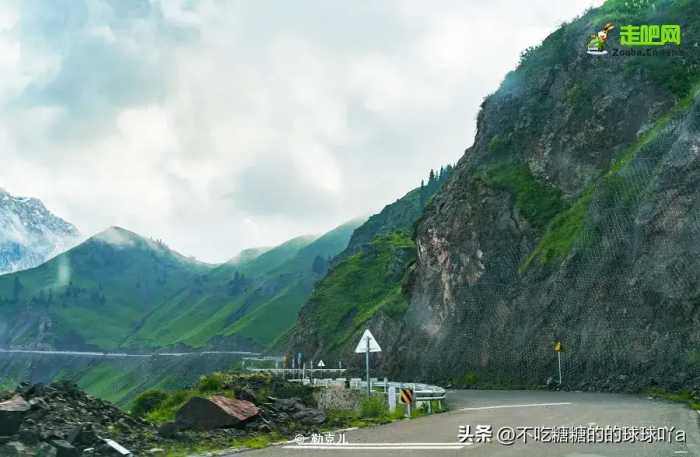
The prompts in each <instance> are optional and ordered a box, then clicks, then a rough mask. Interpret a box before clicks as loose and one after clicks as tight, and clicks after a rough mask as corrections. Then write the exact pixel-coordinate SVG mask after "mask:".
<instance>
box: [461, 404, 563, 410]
mask: <svg viewBox="0 0 700 457" xmlns="http://www.w3.org/2000/svg"><path fill="white" fill-rule="evenodd" d="M568 405H573V403H569V402H562V403H530V404H527V405H496V406H479V407H474V408H460V411H484V410H488V409H506V408H535V407H539V406H568Z"/></svg>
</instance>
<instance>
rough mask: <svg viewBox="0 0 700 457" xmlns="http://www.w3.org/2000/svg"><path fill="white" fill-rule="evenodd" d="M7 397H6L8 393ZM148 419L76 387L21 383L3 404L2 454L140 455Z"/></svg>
mask: <svg viewBox="0 0 700 457" xmlns="http://www.w3.org/2000/svg"><path fill="white" fill-rule="evenodd" d="M5 397H7V395H5ZM154 432H155V430H154V428H153V426H152V425H150V424H149V423H147V422H145V421H143V420H141V419H137V418H134V417H132V416H130V415H128V414H126V413H124V412H122V411H121V410H119V409H118V408H117V407H115V406H113V405H112V404H110V403H108V402H105V401H102V400H99V399H97V398H94V397H91V396H89V395H87V394H85V393H84V392H83V391H81V390H80V389H79V388H78V387H77V386H76V385H74V384H71V383H68V382H59V383H54V384H49V385H43V384H35V385H28V384H21V385H20V386H19V387H18V388H17V389H16V390H15V392H14V393H13V395H12V397H11V398H10V399H9V400H5V401H2V402H0V456H3V457H15V456H16V457H29V456H32V457H35V456H36V457H79V456H80V457H82V456H96V457H97V456H120V455H121V456H124V455H129V454H125V453H124V452H123V451H122V452H120V450H119V447H120V446H119V445H121V447H123V448H126V449H129V450H131V451H133V453H134V454H133V455H142V454H141V453H145V452H146V450H147V448H144V444H145V443H147V442H148V441H149V440H148V439H147V436H148V434H153V433H154Z"/></svg>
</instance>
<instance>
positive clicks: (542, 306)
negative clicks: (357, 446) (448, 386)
mask: <svg viewBox="0 0 700 457" xmlns="http://www.w3.org/2000/svg"><path fill="white" fill-rule="evenodd" d="M607 22H613V23H615V24H616V25H617V26H618V30H619V29H620V26H622V25H625V24H678V25H680V28H681V30H682V37H683V38H682V42H681V46H680V47H676V46H675V45H667V46H666V47H665V48H657V49H663V50H665V51H667V52H657V55H656V56H654V55H640V54H642V52H641V51H640V49H639V48H629V47H628V48H625V47H622V45H621V43H620V38H619V33H618V32H614V33H612V34H611V35H610V38H609V41H608V49H609V51H610V53H609V54H608V55H607V56H593V55H588V54H587V53H586V43H587V41H588V39H589V37H590V35H591V34H593V33H595V32H596V31H597V30H600V29H601V28H602V27H603V25H604V24H606V23H607ZM699 42H700V8H697V1H688V0H660V1H654V2H652V1H644V2H625V1H621V0H615V1H608V2H606V3H605V5H604V6H602V7H601V8H597V9H592V10H589V11H588V12H586V13H585V14H584V15H583V16H582V17H579V18H576V19H575V20H573V21H572V22H570V23H568V24H564V25H563V26H561V27H560V28H559V29H558V30H556V31H555V32H554V33H552V34H551V35H550V36H549V37H547V38H546V39H545V40H544V42H543V43H542V44H541V46H539V47H536V48H531V49H528V50H526V51H525V52H524V53H523V54H522V59H521V62H520V64H519V66H518V67H517V69H516V70H515V71H513V72H511V73H509V74H508V75H507V76H506V77H505V79H504V81H503V82H502V84H501V86H500V88H499V89H498V91H497V92H495V93H494V94H492V95H489V96H488V97H486V98H485V99H484V102H483V104H482V109H481V112H480V113H479V115H478V119H477V134H476V137H475V140H474V144H473V145H472V146H471V147H469V148H468V149H467V151H466V152H465V154H464V156H463V157H462V158H461V160H460V161H459V162H458V164H457V165H456V167H455V170H454V172H453V173H452V175H451V176H450V178H449V179H448V181H447V182H446V184H445V185H444V186H443V187H442V189H441V190H440V191H439V192H438V193H437V194H436V195H435V197H434V198H433V199H432V200H431V201H430V203H429V204H428V205H427V207H426V209H425V211H424V214H423V215H422V216H421V217H420V219H419V222H418V224H417V226H416V230H415V234H414V237H413V239H412V240H411V239H406V238H404V239H402V240H397V239H396V238H395V237H394V238H393V239H390V240H389V241H388V242H386V243H384V245H385V248H382V247H381V246H380V247H378V248H377V250H376V252H374V253H373V254H372V255H374V257H375V258H374V259H370V258H364V259H363V258H359V259H357V261H358V266H359V267H361V268H362V269H367V268H378V269H379V271H382V272H383V274H385V275H388V274H389V272H392V274H393V276H392V277H393V278H399V277H403V279H402V280H401V282H400V284H401V289H400V290H397V284H398V283H397V282H396V281H384V283H385V285H382V281H378V282H376V283H374V284H372V290H371V291H369V292H371V293H369V292H368V293H367V294H366V297H367V298H366V299H367V301H368V305H367V306H365V307H363V308H360V309H357V310H355V308H356V304H355V302H354V300H351V299H345V300H343V299H342V297H340V296H339V295H337V294H334V293H333V290H334V289H332V288H331V287H330V286H331V285H332V284H329V283H328V281H329V280H330V278H331V277H333V276H335V275H334V274H333V273H334V272H331V273H330V274H329V276H328V277H327V278H326V280H324V281H323V282H322V283H320V284H319V287H318V289H317V290H318V291H319V293H315V294H314V296H313V297H312V298H311V300H310V301H309V302H308V303H307V304H306V305H305V306H304V308H303V310H302V312H301V313H300V320H299V322H298V324H297V326H296V329H295V331H294V332H293V334H294V335H296V337H294V338H292V339H291V340H290V346H289V347H290V350H294V351H296V350H301V351H303V352H305V354H306V356H307V359H318V358H323V359H324V360H327V359H332V358H334V357H340V358H343V359H344V360H346V361H349V362H352V363H354V364H355V365H358V366H359V365H360V363H361V361H360V360H359V358H358V357H354V356H353V354H352V349H353V348H354V345H355V344H356V340H357V339H358V338H359V333H360V332H361V331H362V330H363V329H364V327H369V328H370V329H372V332H373V333H374V335H375V336H376V337H377V339H378V340H379V342H380V344H381V345H382V348H383V349H384V352H383V353H382V354H381V355H379V356H377V358H376V359H377V363H378V364H379V365H380V366H381V368H382V369H383V370H384V372H385V373H386V374H388V375H390V376H397V377H400V378H401V379H421V380H425V381H429V380H434V381H436V382H443V383H447V382H451V383H454V384H458V385H466V384H477V385H483V386H504V387H515V386H534V385H542V384H544V383H545V381H546V380H547V378H550V377H556V376H557V369H558V366H557V354H556V353H555V352H554V350H553V347H554V342H555V341H561V342H562V344H563V347H564V352H563V353H562V355H561V358H562V370H563V375H564V383H565V384H566V385H567V386H569V387H571V388H577V389H612V390H616V389H623V388H624V389H632V390H639V389H642V388H645V387H650V386H652V387H653V386H658V387H664V388H669V389H678V388H682V387H692V386H698V385H700V273H699V272H700V245H699V244H698V243H697V240H698V239H700V236H699V235H700V232H699V230H698V229H699V223H698V221H700V100H699V98H698V89H699V88H700V86H699V85H698V83H700V53H698V51H697V49H698V48H697V46H698V43H699ZM619 49H623V50H624V51H626V52H625V53H619V52H615V50H619ZM630 50H636V51H640V52H638V53H632V52H629V51H630ZM670 51H676V53H675V55H674V54H671V53H670ZM620 54H622V55H620ZM409 240H410V241H415V246H416V249H415V253H414V255H415V263H413V262H412V261H410V260H409V261H407V262H405V263H404V264H403V265H400V266H401V268H400V269H398V270H396V271H392V269H390V268H386V267H384V268H382V264H383V265H385V266H386V265H392V264H391V263H387V262H386V259H387V258H388V257H387V255H386V252H387V249H389V248H392V249H394V250H396V249H399V250H400V249H402V246H405V247H406V248H408V247H410V246H411V243H409ZM386 246H388V247H386ZM407 255H410V253H409V254H407ZM361 262H364V263H361ZM338 267H340V265H339V266H338ZM353 275H355V276H353ZM343 276H344V280H345V283H344V284H345V285H344V286H343V289H344V290H351V289H352V288H353V285H354V287H357V288H359V287H362V286H363V280H364V279H365V278H364V277H363V276H362V275H361V274H360V273H358V272H357V271H352V270H350V269H348V270H347V271H346V272H344V275H343ZM326 285H328V286H329V287H328V288H326V289H325V291H324V286H326ZM353 298H354V297H353ZM387 301H388V303H402V302H403V304H402V305H401V306H393V307H390V309H393V310H394V312H382V307H385V306H386V304H382V303H383V302H387ZM314 316H316V317H318V316H328V319H329V320H328V321H320V322H319V320H318V319H315V318H314ZM348 323H352V324H353V325H352V328H351V330H348V331H347V332H346V335H347V336H344V337H342V338H338V336H337V335H335V334H334V330H335V329H343V328H347V327H348Z"/></svg>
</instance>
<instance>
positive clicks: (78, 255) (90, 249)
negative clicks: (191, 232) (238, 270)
mask: <svg viewBox="0 0 700 457" xmlns="http://www.w3.org/2000/svg"><path fill="white" fill-rule="evenodd" d="M210 269H211V267H210V266H208V265H206V264H202V263H199V262H196V261H194V260H191V259H188V258H186V257H183V256H181V255H179V254H177V253H175V252H174V251H172V250H170V249H168V248H167V246H165V245H164V244H162V243H160V242H157V241H152V240H147V239H145V238H142V237H140V236H138V235H136V234H135V233H132V232H129V231H127V230H124V229H121V228H116V227H115V228H111V229H109V230H106V231H104V232H102V233H100V234H99V235H97V236H95V237H93V238H90V239H89V240H87V241H86V242H84V243H82V244H81V245H79V246H77V247H76V248H74V249H72V250H70V251H68V252H66V253H64V254H62V255H60V256H58V257H56V258H54V259H52V260H50V261H49V262H47V263H45V264H43V265H41V266H39V267H37V268H34V269H31V270H27V271H22V272H18V273H14V274H10V275H4V276H0V307H1V308H2V309H3V313H2V314H3V315H4V316H10V317H9V319H3V320H2V323H1V325H2V326H1V327H0V344H2V345H3V346H48V347H73V348H94V349H99V348H115V347H119V346H120V345H121V343H122V342H123V341H124V338H125V337H126V335H127V332H128V331H129V330H130V329H133V328H136V327H137V326H138V324H139V322H140V320H141V319H142V318H143V316H144V315H145V314H147V313H149V312H150V311H152V310H153V309H155V308H156V307H158V306H160V305H161V304H162V303H163V302H164V301H166V300H168V299H169V298H170V297H172V296H174V295H175V294H177V293H178V292H179V291H180V290H182V289H183V287H184V284H187V283H190V282H193V281H196V280H197V278H199V277H201V276H202V275H205V274H206V273H207V272H208V271H209V270H210Z"/></svg>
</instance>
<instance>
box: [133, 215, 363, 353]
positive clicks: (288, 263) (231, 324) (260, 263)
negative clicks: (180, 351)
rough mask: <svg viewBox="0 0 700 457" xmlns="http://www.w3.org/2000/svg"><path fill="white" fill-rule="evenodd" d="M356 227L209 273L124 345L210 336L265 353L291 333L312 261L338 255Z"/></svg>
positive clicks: (197, 341)
mask: <svg viewBox="0 0 700 457" xmlns="http://www.w3.org/2000/svg"><path fill="white" fill-rule="evenodd" d="M358 224H359V221H353V222H349V223H347V224H344V225H342V226H340V227H338V228H336V229H334V230H332V231H330V232H329V233H327V234H325V235H323V236H321V237H319V238H317V239H313V238H309V237H304V238H297V239H294V240H292V241H290V242H288V243H285V244H283V245H281V246H279V247H278V248H274V249H271V250H269V251H268V252H266V253H265V254H262V255H260V256H259V257H257V258H256V259H255V260H254V261H252V262H247V263H245V264H243V265H241V266H240V268H238V267H237V266H231V265H223V266H222V267H219V268H217V269H215V270H213V271H212V272H211V273H210V274H209V275H207V276H206V277H204V278H202V280H201V282H200V283H199V284H197V285H195V286H193V287H190V288H188V289H186V290H185V291H183V292H182V293H181V294H179V295H178V296H177V297H175V298H174V299H172V300H170V301H168V302H167V303H165V304H164V305H163V306H161V307H159V308H158V309H157V310H155V311H154V312H153V313H152V314H151V315H149V316H148V317H147V318H146V319H145V321H144V323H143V325H142V326H141V328H139V330H138V331H137V332H135V333H134V335H132V336H131V337H130V338H129V340H128V342H127V344H128V345H130V346H144V345H145V346H149V347H161V346H168V345H174V344H178V343H182V344H186V345H188V346H191V347H201V346H204V345H206V344H207V342H208V341H209V339H210V338H211V337H212V336H215V335H223V336H232V335H237V336H239V337H243V338H245V339H247V340H249V341H250V342H251V343H252V344H255V345H257V346H259V347H265V346H266V345H268V344H269V343H270V342H271V341H273V340H274V339H275V338H276V337H277V336H279V334H281V333H284V332H285V331H287V330H288V329H289V327H291V325H292V324H293V323H294V321H295V319H296V316H297V313H298V311H299V308H300V307H301V305H302V304H303V303H304V301H305V300H306V299H307V298H308V296H309V294H310V293H311V290H312V288H313V285H314V283H315V282H316V281H317V280H318V279H319V277H320V276H319V275H318V274H315V273H314V272H313V271H312V265H313V262H314V259H315V258H316V256H321V257H322V258H327V257H332V256H334V255H336V254H337V253H338V252H340V251H341V250H342V249H343V248H344V247H345V246H346V245H347V242H348V240H349V239H350V235H351V234H352V231H353V230H354V228H355V227H356V226H357V225H358ZM236 272H239V273H243V274H244V276H245V278H246V279H245V280H244V281H243V283H242V285H240V286H239V287H234V286H233V285H232V284H231V281H232V280H233V279H232V278H234V276H235V274H236Z"/></svg>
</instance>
